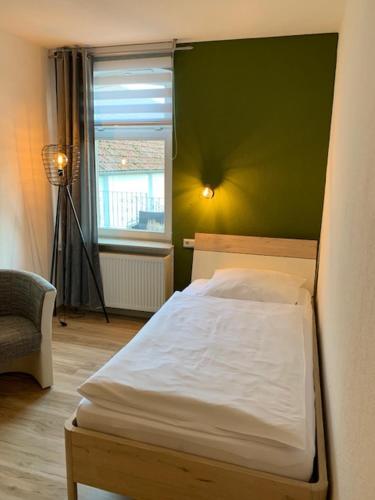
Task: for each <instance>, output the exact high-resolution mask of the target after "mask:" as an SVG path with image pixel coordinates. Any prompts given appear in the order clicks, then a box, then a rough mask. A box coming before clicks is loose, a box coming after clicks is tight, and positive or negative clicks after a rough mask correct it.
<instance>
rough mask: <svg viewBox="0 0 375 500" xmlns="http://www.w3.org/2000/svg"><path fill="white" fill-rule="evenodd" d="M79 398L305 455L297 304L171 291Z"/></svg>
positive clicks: (301, 347)
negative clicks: (265, 442)
mask: <svg viewBox="0 0 375 500" xmlns="http://www.w3.org/2000/svg"><path fill="white" fill-rule="evenodd" d="M79 392H80V394H81V395H82V396H84V397H85V398H87V399H89V400H91V401H92V402H94V403H97V404H99V405H101V406H102V407H105V408H109V409H112V410H115V411H118V412H123V413H126V414H129V415H131V414H132V413H133V414H134V415H137V416H140V415H142V414H144V415H145V416H146V415H147V417H148V418H150V417H151V418H153V419H154V420H156V421H160V422H165V423H169V424H170V425H178V426H180V427H185V428H187V429H194V430H200V431H203V432H204V431H206V432H209V433H211V434H215V433H217V434H220V435H223V433H228V435H236V436H238V435H241V436H242V438H243V439H245V440H246V439H253V438H257V437H259V438H262V439H269V440H273V441H276V442H279V443H283V444H286V445H289V446H292V447H295V448H299V449H303V448H305V445H306V443H305V438H306V422H305V420H306V418H305V417H306V408H305V405H306V402H305V358H304V336H303V307H302V306H295V305H286V304H276V303H261V302H251V301H240V300H229V299H220V298H214V297H195V296H189V295H186V294H182V293H179V292H176V293H175V294H174V295H173V296H172V297H171V299H169V301H168V302H167V303H166V304H165V305H164V306H163V308H162V309H161V310H160V311H159V312H158V313H157V314H156V315H155V316H153V318H152V319H151V320H150V321H149V322H148V323H147V324H146V326H145V327H144V328H143V329H142V330H141V331H140V332H139V333H138V335H137V336H136V337H135V338H134V339H133V340H132V341H131V342H130V343H129V344H128V345H127V346H125V347H124V348H123V349H122V350H121V351H120V352H119V353H117V354H116V355H115V356H114V357H113V358H112V359H111V360H110V361H109V362H108V363H107V364H106V365H105V366H104V367H103V368H101V369H100V370H99V371H98V372H96V373H95V374H94V375H93V376H92V377H90V378H89V379H88V380H87V381H86V382H85V383H84V384H83V385H82V386H81V387H80V389H79Z"/></svg>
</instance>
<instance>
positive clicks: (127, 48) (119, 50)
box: [48, 40, 194, 59]
mask: <svg viewBox="0 0 375 500" xmlns="http://www.w3.org/2000/svg"><path fill="white" fill-rule="evenodd" d="M167 43H170V44H171V47H170V48H168V47H162V48H160V45H163V44H167ZM150 45H159V47H155V48H151V47H149V48H146V47H148V46H150ZM142 46H143V47H144V48H139V49H136V48H133V49H131V47H142ZM74 49H77V50H87V51H88V55H90V56H91V55H95V53H96V54H97V55H103V56H107V57H110V56H115V55H117V56H120V55H122V54H124V55H125V54H127V55H137V54H144V55H147V54H160V55H162V54H169V53H171V52H172V53H173V52H177V51H185V50H193V49H194V47H193V46H192V45H184V46H182V47H177V40H173V41H172V42H152V43H145V44H140V43H137V44H129V45H102V46H98V47H78V46H73V47H61V48H57V49H50V50H49V53H48V57H49V58H55V59H56V58H58V57H59V53H61V52H71V51H72V50H74ZM107 49H108V52H107ZM110 49H116V50H113V52H110Z"/></svg>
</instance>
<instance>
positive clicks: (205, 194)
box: [201, 186, 215, 200]
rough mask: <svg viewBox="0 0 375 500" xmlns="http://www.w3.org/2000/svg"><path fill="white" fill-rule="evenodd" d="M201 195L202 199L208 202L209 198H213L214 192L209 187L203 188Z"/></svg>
mask: <svg viewBox="0 0 375 500" xmlns="http://www.w3.org/2000/svg"><path fill="white" fill-rule="evenodd" d="M201 194H202V197H203V198H206V200H210V199H211V198H213V196H214V194H215V192H214V190H213V189H212V187H211V186H204V188H203V189H202V193H201Z"/></svg>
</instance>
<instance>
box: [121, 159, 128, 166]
mask: <svg viewBox="0 0 375 500" xmlns="http://www.w3.org/2000/svg"><path fill="white" fill-rule="evenodd" d="M127 163H128V160H127V159H126V158H123V159H122V160H121V165H124V166H125V165H126V164H127Z"/></svg>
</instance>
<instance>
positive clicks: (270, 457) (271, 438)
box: [77, 280, 315, 480]
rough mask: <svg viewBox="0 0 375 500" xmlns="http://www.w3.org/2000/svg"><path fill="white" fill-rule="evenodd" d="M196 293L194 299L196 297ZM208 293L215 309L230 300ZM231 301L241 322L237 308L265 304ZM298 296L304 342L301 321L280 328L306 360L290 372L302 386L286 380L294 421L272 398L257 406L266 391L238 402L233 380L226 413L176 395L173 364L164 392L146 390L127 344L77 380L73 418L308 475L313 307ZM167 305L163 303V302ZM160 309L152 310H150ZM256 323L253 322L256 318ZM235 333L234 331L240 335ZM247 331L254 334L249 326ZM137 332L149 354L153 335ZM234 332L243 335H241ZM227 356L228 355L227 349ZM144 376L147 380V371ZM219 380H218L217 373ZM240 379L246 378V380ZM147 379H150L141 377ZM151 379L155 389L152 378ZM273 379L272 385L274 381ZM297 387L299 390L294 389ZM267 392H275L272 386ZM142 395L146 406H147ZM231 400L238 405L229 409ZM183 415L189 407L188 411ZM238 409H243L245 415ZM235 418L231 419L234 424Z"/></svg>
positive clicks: (118, 432)
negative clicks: (94, 371)
mask: <svg viewBox="0 0 375 500" xmlns="http://www.w3.org/2000/svg"><path fill="white" fill-rule="evenodd" d="M203 284H204V280H197V282H194V283H193V284H192V285H190V286H189V287H188V288H187V289H186V290H185V291H184V292H183V294H180V296H181V297H182V298H180V305H179V307H181V304H182V305H184V300H186V299H188V297H189V296H190V297H192V299H193V298H194V295H195V294H196V292H197V291H198V290H199V288H200V287H201V286H202V285H203ZM194 300H195V301H197V300H199V299H198V298H196V297H195V298H194ZM209 300H211V301H212V300H213V303H214V305H213V306H212V307H213V313H214V312H215V307H216V306H217V303H216V302H215V301H224V302H225V307H229V305H230V303H232V302H233V301H230V300H229V301H228V299H213V298H210V299H209ZM177 302H178V301H177ZM177 302H176V303H177ZM234 302H235V303H236V307H237V308H239V309H238V312H237V314H236V317H237V320H236V323H237V322H239V324H240V325H241V318H240V316H241V314H242V309H244V308H246V309H247V308H248V309H249V310H250V309H251V310H252V311H253V312H254V315H255V316H254V317H257V316H256V314H258V316H259V312H260V313H261V312H262V311H263V309H262V307H263V306H262V305H259V303H250V302H247V301H234ZM239 303H241V304H239ZM300 303H302V304H303V305H302V306H301V307H300V308H299V309H300V310H301V309H302V310H303V315H301V317H302V328H301V331H300V332H299V334H300V337H301V338H300V340H302V343H301V346H300V347H299V348H298V342H299V340H298V328H297V327H296V326H295V327H294V328H290V329H292V330H293V329H294V330H296V332H294V333H293V332H292V333H291V332H290V331H289V332H288V331H287V330H288V329H287V330H286V331H280V332H279V333H280V334H281V335H283V337H282V338H285V339H289V340H288V341H286V346H287V345H291V342H292V341H293V344H295V345H294V348H295V349H296V352H298V349H300V360H299V361H300V362H301V360H303V363H302V365H303V366H302V365H301V366H300V367H299V369H300V370H303V374H302V375H301V373H302V372H298V371H296V373H295V374H294V375H295V376H298V375H299V377H300V380H301V381H302V385H303V387H302V388H301V387H299V386H298V383H297V381H296V380H294V381H292V382H291V383H293V384H294V385H293V387H294V389H295V390H294V391H293V392H294V393H297V394H294V396H295V397H296V398H297V399H298V398H299V399H300V400H301V401H300V402H301V403H302V404H301V405H300V406H298V402H297V401H291V403H293V404H292V407H293V411H294V415H293V418H292V421H290V420H289V421H288V420H285V419H284V416H285V411H283V412H281V413H278V412H279V409H280V408H279V406H277V405H276V406H277V408H276V409H275V408H273V409H272V408H271V409H270V412H269V414H266V413H265V412H264V408H265V407H263V408H262V401H263V404H264V405H265V404H266V403H267V397H266V396H267V395H266V396H265V399H264V400H261V401H258V400H254V401H252V406H251V408H250V409H249V408H243V407H242V406H241V404H240V403H238V397H239V396H240V395H241V394H242V393H241V391H240V392H238V391H237V389H236V388H235V387H234V388H233V390H232V391H228V390H227V391H223V395H225V393H228V392H231V395H229V396H231V397H229V399H228V398H227V396H228V394H227V396H226V398H227V399H228V401H229V406H230V407H231V409H232V412H231V413H230V412H229V413H228V409H227V408H225V410H226V412H225V411H222V408H221V407H220V405H217V401H213V403H216V406H215V404H205V405H203V404H199V398H198V397H196V398H194V399H192V398H190V399H189V398H185V399H186V401H184V400H182V399H181V398H179V399H178V398H177V396H178V395H177V396H176V394H172V395H171V394H168V393H169V392H170V391H172V392H173V391H174V389H173V390H172V387H173V386H174V385H176V380H173V376H175V375H176V374H175V372H173V376H172V380H170V382H171V385H170V386H169V385H168V381H169V379H171V372H169V373H168V371H167V373H166V377H168V379H163V378H161V379H160V383H166V384H167V388H166V389H165V388H164V386H163V387H162V386H160V389H162V388H163V389H164V394H161V395H160V398H158V397H156V396H157V395H158V393H157V391H156V392H153V393H150V392H148V393H147V391H146V392H145V391H144V390H142V373H141V371H142V370H140V366H141V365H142V360H139V361H140V363H141V365H139V364H138V365H137V363H135V365H134V366H130V370H129V360H130V359H133V357H132V353H131V352H130V356H131V357H130V358H126V355H125V358H124V351H125V352H128V351H129V349H125V350H122V351H120V353H118V354H117V355H116V356H115V357H114V358H113V359H112V360H111V361H110V362H109V363H108V364H107V365H106V366H105V367H104V368H103V369H102V370H100V371H99V372H98V374H99V375H98V374H95V375H94V377H93V378H91V379H89V381H88V382H87V383H85V384H84V385H83V387H82V388H81V390H80V392H81V394H83V395H84V396H85V397H86V399H83V401H82V402H81V404H80V406H79V408H78V413H77V421H78V425H79V426H81V427H85V428H88V429H92V430H97V431H100V432H105V433H110V434H114V435H118V436H122V437H127V438H131V439H136V440H139V441H144V442H148V443H151V444H155V445H161V446H165V447H168V448H172V449H177V450H180V451H185V452H189V453H194V454H197V455H201V456H206V457H211V458H214V459H217V460H222V461H225V462H230V463H235V464H239V465H243V466H246V467H250V468H254V469H258V470H262V471H267V472H272V473H275V474H279V475H283V476H287V477H292V478H295V479H301V480H308V479H309V477H310V475H311V471H312V465H313V458H314V454H315V445H314V443H315V414H314V391H313V378H312V308H311V298H310V295H309V293H308V292H307V291H303V293H302V295H301V301H300ZM186 304H187V305H189V302H188V301H187V302H186ZM222 304H223V303H222V302H221V308H222V309H225V307H224V305H222ZM210 307H211V305H210ZM285 307H286V308H287V309H288V308H294V307H298V306H285V305H277V307H276V310H277V312H278V313H279V309H280V308H284V309H283V310H284V311H286V309H285ZM169 308H170V306H169ZM208 309H209V308H208ZM166 310H168V307H167V308H166ZM264 310H266V309H264ZM271 310H273V308H271ZM172 312H173V309H172ZM243 314H244V317H243V318H242V320H243V321H245V322H246V312H244V313H243ZM288 314H289V313H288ZM157 316H158V315H155V316H154V318H156V317H157ZM177 316H178V315H177ZM159 317H160V315H159ZM164 319H165V318H164ZM210 321H211V322H212V321H214V319H213V318H212V317H211V320H210ZM154 322H155V320H154ZM151 323H152V322H151ZM255 323H256V324H258V323H259V320H258V322H255ZM297 323H298V321H297ZM258 326H259V325H258ZM275 326H277V325H275ZM155 327H156V329H155ZM149 328H151V331H152V328H153V329H154V337H155V335H156V336H158V333H159V332H160V331H161V330H162V328H161V326H160V324H159V327H158V323H157V320H156V322H155V324H154V325H152V324H151V326H150V327H149ZM174 328H175V327H174ZM257 329H259V328H257ZM240 330H241V329H240ZM239 333H240V332H237V335H239ZM242 333H244V332H242ZM252 333H253V334H254V332H252ZM287 335H289V337H287ZM142 336H143V338H144V339H145V340H146V343H145V344H144V345H143V349H142V350H145V352H144V355H145V356H146V357H147V359H149V357H150V352H147V342H148V343H149V342H150V338H151V337H147V331H146V334H144V333H143V334H142V335H141V336H140V337H139V338H141V337H142ZM137 337H138V336H137ZM202 338H203V337H202ZM279 338H280V337H279ZM238 339H239V340H240V337H238ZM293 339H294V340H293ZM245 340H246V337H245ZM276 341H277V338H276ZM138 342H139V341H138ZM161 342H162V338H161ZM288 342H289V344H288ZM280 346H281V344H280V345H279V346H278V348H280ZM136 347H137V343H135V345H134V346H133V350H134V349H135V352H136ZM139 347H141V348H142V344H141V346H139V345H138V348H139ZM150 348H151V349H155V346H150ZM174 350H175V349H173V351H174ZM130 351H131V349H130ZM288 351H291V352H293V349H292V348H290V349H287V350H286V351H285V352H284V355H286V357H287V355H288ZM151 352H152V351H151ZM133 354H134V353H133ZM138 354H139V351H138ZM141 357H142V356H141ZM228 359H231V358H230V356H229V357H228ZM292 360H293V363H296V364H297V365H298V360H297V358H295V359H294V358H293V359H292ZM300 364H301V363H300ZM155 367H156V366H154V369H155ZM240 368H241V367H240ZM296 370H297V368H296ZM129 371H130V372H133V375H134V377H133V378H131V379H130V380H129V379H128V377H129ZM271 371H272V370H271ZM155 373H156V372H155ZM182 373H183V372H182ZM240 373H242V372H241V369H240V371H239V372H238V373H236V380H237V379H238V377H239V376H240V375H239V374H240ZM243 375H244V376H245V375H246V376H249V373H248V371H247V367H245V370H244V371H243ZM237 381H238V380H237ZM144 382H145V383H147V384H150V381H149V380H147V378H146V379H145V381H144ZM121 383H122V384H123V385H121ZM186 383H187V382H186ZM220 383H223V382H222V381H220ZM227 383H228V380H227ZM137 384H138V386H139V387H138V390H137V391H134V390H133V391H131V390H130V389H129V387H133V389H134V385H135V386H137ZM280 384H282V377H280ZM179 385H181V381H180V380H179V381H178V383H177V386H179ZM202 385H203V384H202ZM242 385H245V386H246V384H242ZM204 386H206V384H204ZM146 387H148V386H147V385H146ZM155 387H156V389H157V384H156V386H155ZM270 387H271V389H272V385H271V386H270ZM139 389H140V390H139ZM281 389H282V390H285V387H283V386H281ZM301 389H302V392H298V391H301ZM129 390H130V393H129ZM181 390H185V391H188V392H187V394H189V391H190V392H191V391H192V390H193V386H192V387H185V388H184V387H183V386H181ZM208 390H209V391H211V392H212V391H213V392H214V388H212V387H209V388H208ZM236 391H237V392H236ZM161 392H163V391H161ZM259 392H260V391H258V393H259ZM265 392H267V391H265ZM281 392H282V391H281ZM301 395H302V397H301ZM269 396H270V397H271V398H274V394H273V393H271V394H270V395H269ZM207 397H209V395H208V394H207V393H205V394H203V396H202V400H203V399H206V398H207ZM289 397H293V394H292V395H290V394H289V395H288V398H289ZM168 398H169V399H168ZM176 398H177V399H176ZM288 398H287V399H286V400H285V398H284V400H283V401H284V404H285V402H286V403H287V402H288V401H289V399H288ZM89 399H90V400H89ZM240 399H241V398H240ZM260 399H262V398H260ZM145 400H147V404H148V405H151V406H149V407H147V406H144V401H145ZM223 401H224V400H223ZM211 403H212V402H211ZM268 403H269V401H268ZM173 405H174V406H173ZM236 405H237V407H236ZM271 406H272V405H271ZM233 408H234V410H235V411H233ZM296 408H297V410H296ZM244 409H246V411H247V413H244V412H243V411H242V410H244ZM273 410H275V411H276V413H275V412H274V411H273ZM284 410H285V408H284ZM262 411H263V413H262ZM292 413H293V412H292ZM184 415H187V416H186V418H185V419H184ZM242 417H248V420H246V419H244V418H242ZM255 417H256V418H255ZM275 419H276V421H275ZM293 419H294V420H293ZM198 422H199V423H198ZM232 423H233V425H231V424H232ZM247 424H248V425H247ZM276 424H280V425H276ZM280 429H281V431H280Z"/></svg>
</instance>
